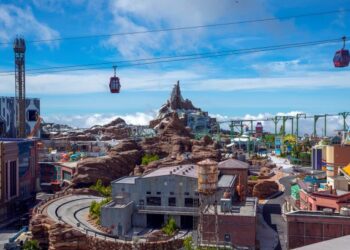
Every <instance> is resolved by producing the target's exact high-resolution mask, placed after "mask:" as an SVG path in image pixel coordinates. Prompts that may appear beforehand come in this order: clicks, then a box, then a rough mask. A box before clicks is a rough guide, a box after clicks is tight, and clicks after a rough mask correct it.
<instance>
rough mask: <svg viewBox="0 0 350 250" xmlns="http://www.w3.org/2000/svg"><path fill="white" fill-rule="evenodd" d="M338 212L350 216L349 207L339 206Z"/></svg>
mask: <svg viewBox="0 0 350 250" xmlns="http://www.w3.org/2000/svg"><path fill="white" fill-rule="evenodd" d="M339 213H340V214H341V215H344V216H350V208H348V207H342V208H340V212H339Z"/></svg>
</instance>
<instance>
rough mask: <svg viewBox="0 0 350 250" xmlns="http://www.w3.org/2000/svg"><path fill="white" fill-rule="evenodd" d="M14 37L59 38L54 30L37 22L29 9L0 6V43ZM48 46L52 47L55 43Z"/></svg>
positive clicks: (9, 5)
mask: <svg viewBox="0 0 350 250" xmlns="http://www.w3.org/2000/svg"><path fill="white" fill-rule="evenodd" d="M16 35H21V36H26V35H31V36H32V37H33V38H34V39H40V40H42V39H44V40H46V39H54V38H58V37H59V33H58V32H57V31H56V30H54V29H52V28H50V27H49V26H48V25H46V24H44V23H41V22H40V21H38V20H37V19H36V17H35V16H34V15H33V13H32V11H31V9H30V8H19V7H17V6H15V5H11V4H0V41H2V42H11V41H12V39H13V38H14V37H15V36H16ZM49 45H50V46H54V45H55V43H50V44H49Z"/></svg>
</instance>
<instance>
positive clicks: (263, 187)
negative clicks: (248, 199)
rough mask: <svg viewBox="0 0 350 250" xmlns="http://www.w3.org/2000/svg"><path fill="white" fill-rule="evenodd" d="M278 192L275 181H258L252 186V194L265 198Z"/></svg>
mask: <svg viewBox="0 0 350 250" xmlns="http://www.w3.org/2000/svg"><path fill="white" fill-rule="evenodd" d="M276 192H278V184H277V183H276V182H275V181H262V182H258V183H257V184H256V185H255V186H254V188H253V196H255V197H258V198H259V199H265V198H267V197H269V196H271V195H273V194H274V193H276Z"/></svg>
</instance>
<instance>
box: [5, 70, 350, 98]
mask: <svg viewBox="0 0 350 250" xmlns="http://www.w3.org/2000/svg"><path fill="white" fill-rule="evenodd" d="M201 71H202V69H201V68H200V67H199V68H198V69H194V68H191V69H188V70H185V69H184V70H169V71H162V70H152V71H149V70H146V69H120V70H119V71H118V76H119V77H120V80H121V85H122V91H124V90H142V91H149V90H152V91H169V90H170V89H171V87H172V86H173V84H174V83H175V82H176V81H177V80H180V82H181V83H182V88H183V89H184V90H193V91H208V90H215V91H238V90H281V89H317V88H325V87H332V88H349V87H350V86H349V81H348V79H349V78H350V72H349V71H340V72H334V71H328V72H327V71H323V72H317V71H314V72H307V73H306V72H305V73H304V74H302V73H296V74H291V76H279V77H249V78H248V77H247V78H243V77H240V78H233V77H231V78H217V77H212V78H206V77H207V76H206V75H203V74H202V73H201ZM28 73H29V72H28ZM112 74H113V73H112V70H110V71H106V70H91V71H77V72H72V73H68V72H67V73H52V74H40V75H30V74H27V76H26V86H27V92H28V93H29V94H43V93H45V94H67V93H69V94H84V93H98V92H106V91H107V92H108V91H109V89H108V88H109V87H108V84H109V78H110V77H111V75H112ZM0 79H1V82H2V83H3V84H1V85H0V92H2V93H12V92H14V89H13V88H14V86H13V82H14V76H13V75H7V76H6V75H1V74H0Z"/></svg>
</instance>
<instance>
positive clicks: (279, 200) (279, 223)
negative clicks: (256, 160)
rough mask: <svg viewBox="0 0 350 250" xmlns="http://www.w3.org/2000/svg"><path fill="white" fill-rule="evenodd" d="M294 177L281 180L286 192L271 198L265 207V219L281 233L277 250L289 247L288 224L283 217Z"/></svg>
mask: <svg viewBox="0 0 350 250" xmlns="http://www.w3.org/2000/svg"><path fill="white" fill-rule="evenodd" d="M294 178H295V176H286V177H283V178H281V179H280V180H279V181H280V183H281V184H282V185H283V186H284V187H285V192H284V193H281V194H280V195H279V196H277V197H275V198H273V199H270V200H269V201H268V202H267V203H266V204H265V205H264V207H263V217H264V220H265V221H266V223H267V224H268V225H269V226H270V227H271V228H272V229H273V230H275V231H276V232H277V233H278V235H279V239H280V242H279V244H278V246H277V247H276V250H279V249H287V247H286V246H287V245H286V243H287V224H286V222H285V221H284V219H283V217H282V205H283V203H284V201H285V196H286V195H290V182H291V180H293V179H294Z"/></svg>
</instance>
